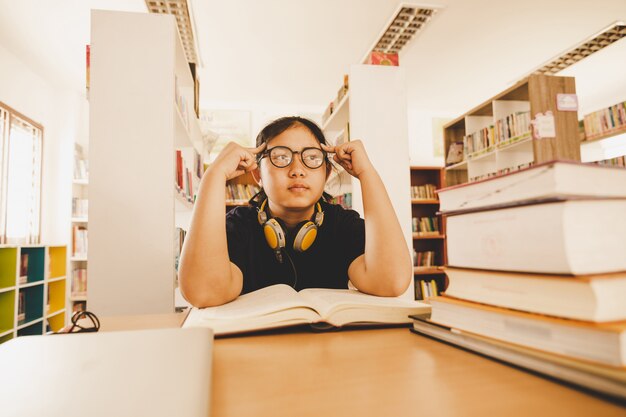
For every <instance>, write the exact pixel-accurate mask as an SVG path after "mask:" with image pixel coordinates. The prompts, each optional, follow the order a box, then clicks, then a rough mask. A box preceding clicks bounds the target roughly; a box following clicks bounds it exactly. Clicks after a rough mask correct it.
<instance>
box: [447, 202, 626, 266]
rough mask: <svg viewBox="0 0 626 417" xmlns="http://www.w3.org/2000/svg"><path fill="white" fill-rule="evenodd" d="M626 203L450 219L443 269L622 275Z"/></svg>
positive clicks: (549, 205)
mask: <svg viewBox="0 0 626 417" xmlns="http://www.w3.org/2000/svg"><path fill="white" fill-rule="evenodd" d="M625 213H626V199H594V200H568V201H557V202H545V203H542V204H528V205H521V206H515V207H509V208H504V209H498V210H485V211H477V212H471V213H465V214H458V215H454V216H449V217H448V218H447V223H446V229H447V230H446V235H447V249H448V265H449V266H453V267H462V268H476V269H493V270H501V271H518V272H537V273H548V274H570V275H584V274H600V273H610V272H618V271H625V270H626V256H624V254H626V215H625Z"/></svg>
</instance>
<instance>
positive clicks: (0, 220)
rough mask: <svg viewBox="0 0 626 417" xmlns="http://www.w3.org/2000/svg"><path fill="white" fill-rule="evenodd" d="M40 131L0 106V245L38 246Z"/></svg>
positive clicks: (38, 127)
mask: <svg viewBox="0 0 626 417" xmlns="http://www.w3.org/2000/svg"><path fill="white" fill-rule="evenodd" d="M42 142H43V128H42V126H41V125H39V124H37V123H35V122H33V121H32V120H30V119H28V118H27V117H25V116H23V115H21V114H20V113H18V112H16V111H15V110H13V109H11V108H10V107H8V106H6V105H4V104H2V103H0V147H1V152H2V160H1V162H0V180H1V182H0V187H1V188H0V190H1V192H0V243H14V244H32V243H39V240H40V237H41V222H40V219H41V158H42Z"/></svg>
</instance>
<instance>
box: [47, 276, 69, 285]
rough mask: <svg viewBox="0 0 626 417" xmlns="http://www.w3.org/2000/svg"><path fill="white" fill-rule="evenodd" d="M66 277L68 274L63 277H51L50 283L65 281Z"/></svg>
mask: <svg viewBox="0 0 626 417" xmlns="http://www.w3.org/2000/svg"><path fill="white" fill-rule="evenodd" d="M65 278H66V276H65V275H64V276H62V277H55V278H50V279H48V283H51V282H57V281H63V280H64V279H65Z"/></svg>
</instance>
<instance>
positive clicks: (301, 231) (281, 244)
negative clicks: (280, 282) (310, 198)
mask: <svg viewBox="0 0 626 417" xmlns="http://www.w3.org/2000/svg"><path fill="white" fill-rule="evenodd" d="M315 208H316V209H317V212H316V213H315V217H314V220H313V221H310V220H305V221H303V222H301V223H299V224H298V225H297V226H296V228H295V237H294V239H293V249H294V250H295V251H296V252H304V251H306V250H307V249H309V248H310V247H311V245H313V242H315V238H316V237H317V228H318V227H320V226H321V225H322V223H323V222H324V212H323V211H322V206H321V204H320V203H319V202H317V203H315ZM258 210H259V212H258V215H257V219H258V220H259V224H260V225H261V226H263V234H264V235H265V240H266V241H267V244H268V245H269V247H270V248H272V249H273V250H274V251H275V252H276V257H277V258H278V260H279V261H280V262H282V254H281V251H282V249H283V248H285V246H286V244H287V239H286V234H285V229H283V224H282V221H281V220H280V219H275V218H273V217H269V216H268V213H267V198H266V199H265V200H263V203H261V206H260V207H259V209H258Z"/></svg>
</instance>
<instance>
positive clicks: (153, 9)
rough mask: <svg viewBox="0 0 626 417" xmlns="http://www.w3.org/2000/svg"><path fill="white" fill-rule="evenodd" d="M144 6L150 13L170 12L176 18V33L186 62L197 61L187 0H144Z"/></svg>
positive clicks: (195, 62)
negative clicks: (181, 44)
mask: <svg viewBox="0 0 626 417" xmlns="http://www.w3.org/2000/svg"><path fill="white" fill-rule="evenodd" d="M146 6H148V10H149V11H150V13H157V14H171V15H172V16H174V17H175V18H176V24H177V26H178V33H179V35H180V40H181V42H182V43H183V48H184V50H185V56H186V57H187V61H188V62H192V63H194V64H197V63H198V55H197V54H196V46H195V41H194V36H193V27H192V25H191V18H190V17H189V8H188V7H187V0H146Z"/></svg>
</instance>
